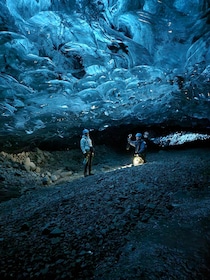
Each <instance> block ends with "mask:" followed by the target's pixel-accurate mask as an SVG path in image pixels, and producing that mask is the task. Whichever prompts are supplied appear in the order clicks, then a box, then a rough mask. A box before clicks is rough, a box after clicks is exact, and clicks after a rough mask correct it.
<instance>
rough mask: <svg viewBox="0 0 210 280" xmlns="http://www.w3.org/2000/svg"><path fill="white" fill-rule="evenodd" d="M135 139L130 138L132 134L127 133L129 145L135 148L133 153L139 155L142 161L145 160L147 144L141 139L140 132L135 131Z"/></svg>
mask: <svg viewBox="0 0 210 280" xmlns="http://www.w3.org/2000/svg"><path fill="white" fill-rule="evenodd" d="M135 136H136V140H134V141H133V140H131V138H132V134H129V135H128V139H127V140H128V144H129V145H130V146H133V147H134V148H135V152H134V155H135V156H137V155H138V156H139V157H140V158H142V159H143V162H144V163H145V162H146V152H147V144H146V142H145V141H144V140H143V139H142V134H141V133H136V135H135Z"/></svg>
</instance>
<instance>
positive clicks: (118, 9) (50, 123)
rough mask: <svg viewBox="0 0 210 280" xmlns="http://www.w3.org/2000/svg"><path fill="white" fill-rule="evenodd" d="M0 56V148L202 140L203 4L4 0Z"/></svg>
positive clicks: (208, 116)
mask: <svg viewBox="0 0 210 280" xmlns="http://www.w3.org/2000/svg"><path fill="white" fill-rule="evenodd" d="M0 48H1V52H0V67H1V74H0V79H1V82H0V98H1V99H0V112H1V114H0V142H1V146H2V147H4V148H5V149H9V148H10V147H20V146H27V145H28V144H29V143H33V145H37V146H40V145H42V144H43V143H45V146H47V145H50V146H52V147H53V146H55V147H56V145H61V146H62V145H64V146H65V144H64V143H65V142H66V141H67V140H68V143H72V144H71V145H72V146H73V145H74V144H73V143H74V142H75V141H74V140H75V139H77V137H78V135H80V134H81V130H82V129H83V128H84V127H88V128H89V129H91V130H92V131H93V132H94V133H95V138H96V139H97V137H98V138H99V141H100V135H105V137H106V135H107V134H108V136H107V137H108V138H109V137H110V134H111V135H112V137H114V139H115V138H117V136H116V135H115V133H114V131H118V135H119V134H121V136H123V137H124V136H125V133H127V130H128V129H129V128H131V127H140V128H143V129H144V128H146V129H148V128H150V129H151V130H152V131H155V132H156V133H158V132H159V135H157V136H160V134H162V133H165V134H166V131H167V133H169V132H174V131H177V130H178V131H182V130H184V131H191V132H198V133H204V134H206V133H207V134H209V127H210V106H209V99H210V93H209V89H210V87H209V85H210V83H209V79H210V74H209V71H210V68H209V60H210V54H209V49H210V48H209V1H206V0H192V1H184V0H168V1H164V0H157V1H155V0H101V1H96V0H89V1H88V0H18V1H13V0H1V3H0ZM119 128H120V129H119ZM207 138H208V137H207ZM26 143H27V145H26ZM49 143H50V144H49ZM55 147H54V148H55Z"/></svg>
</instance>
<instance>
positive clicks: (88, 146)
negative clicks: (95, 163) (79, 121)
mask: <svg viewBox="0 0 210 280" xmlns="http://www.w3.org/2000/svg"><path fill="white" fill-rule="evenodd" d="M80 148H81V150H82V153H83V156H84V160H83V165H84V176H85V177H86V176H88V175H93V173H91V168H92V160H93V156H94V148H93V143H92V140H91V139H90V136H89V130H88V129H84V130H83V132H82V138H81V140H80Z"/></svg>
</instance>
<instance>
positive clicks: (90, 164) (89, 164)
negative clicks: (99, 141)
mask: <svg viewBox="0 0 210 280" xmlns="http://www.w3.org/2000/svg"><path fill="white" fill-rule="evenodd" d="M92 158H93V157H92V154H90V156H89V160H88V172H89V175H90V174H91V169H92Z"/></svg>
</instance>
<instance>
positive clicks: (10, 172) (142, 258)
mask: <svg viewBox="0 0 210 280" xmlns="http://www.w3.org/2000/svg"><path fill="white" fill-rule="evenodd" d="M26 157H29V158H30V160H31V162H33V163H35V165H36V167H39V168H38V169H36V170H34V171H32V170H28V166H27V165H26V161H25V158H26ZM17 158H18V159H17ZM21 158H22V161H21ZM40 158H42V160H40ZM14 159H15V161H14ZM131 160H132V157H131V153H130V152H129V153H127V154H123V155H122V154H119V153H116V152H113V151H112V150H111V149H107V148H106V147H104V146H101V147H99V148H98V150H97V151H96V156H95V160H94V165H93V171H94V173H95V175H94V176H89V177H86V178H83V176H82V171H81V162H80V161H81V160H80V154H79V151H65V152H64V151H63V152H51V153H49V152H43V151H39V150H36V151H34V152H33V153H29V154H25V153H23V154H22V155H21V156H20V155H18V156H17V155H16V156H14V155H13V156H12V160H11V158H10V159H9V157H8V155H5V154H2V155H1V172H0V180H1V185H0V186H1V189H0V190H1V193H0V194H1V201H2V202H1V204H0V216H1V218H0V243H1V246H0V267H1V271H0V278H1V279H15V280H18V279H21V280H22V279H100V280H109V279H110V280H118V279H119V280H128V279H145V280H147V279H149V280H150V279H151V280H152V279H167V280H168V279H183V280H184V279H186V280H188V279H195V280H198V279H201V280H206V279H209V277H210V267H209V263H210V216H209V214H210V164H209V163H210V149H208V148H205V149H202V148H199V149H185V150H181V149H179V150H167V151H166V150H161V151H156V152H151V153H148V157H147V163H146V164H144V165H141V166H137V167H134V166H131V165H130V163H131ZM65 172H66V173H65ZM63 173H64V174H63ZM56 174H57V179H56V180H54V181H52V178H54V177H53V175H56ZM59 174H63V177H62V176H59ZM12 197H13V198H12ZM14 197H16V198H14Z"/></svg>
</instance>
